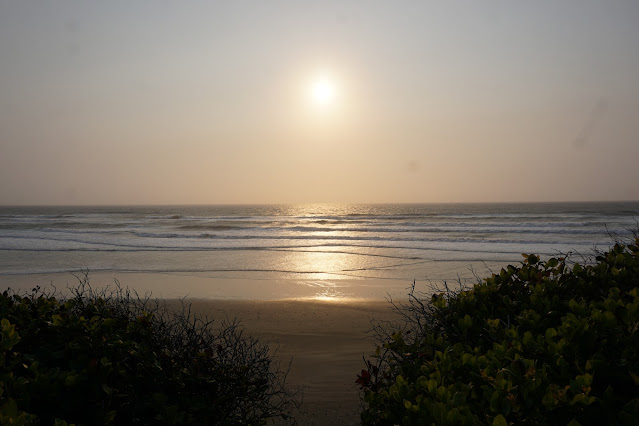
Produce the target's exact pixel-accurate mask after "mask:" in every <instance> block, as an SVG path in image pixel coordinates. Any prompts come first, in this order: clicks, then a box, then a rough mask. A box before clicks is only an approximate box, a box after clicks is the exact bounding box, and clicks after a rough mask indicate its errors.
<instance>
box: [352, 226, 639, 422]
mask: <svg viewBox="0 0 639 426" xmlns="http://www.w3.org/2000/svg"><path fill="white" fill-rule="evenodd" d="M524 258H525V260H524V262H523V263H522V264H521V265H520V266H508V267H507V268H505V269H502V270H501V272H499V274H493V275H492V276H491V277H489V278H486V279H485V280H482V281H480V282H478V283H477V284H475V285H474V286H473V287H472V288H470V289H466V288H462V287H460V288H458V289H457V290H451V289H449V288H448V287H446V288H445V289H444V291H438V292H436V293H435V294H434V295H432V297H431V298H430V300H428V301H426V300H425V295H423V294H416V293H415V292H414V291H413V292H412V293H411V294H410V295H409V296H410V297H409V302H408V303H407V304H403V305H396V309H398V311H399V312H400V313H402V315H403V316H404V318H405V320H406V321H405V324H403V325H402V326H401V327H400V326H394V327H390V326H389V325H383V324H382V325H379V326H378V328H377V332H378V336H379V337H380V340H381V345H380V347H379V348H378V349H377V352H376V355H375V356H374V357H373V358H372V361H373V362H371V361H368V364H367V369H365V370H363V371H362V373H361V374H360V375H359V378H358V380H357V382H358V383H359V384H360V386H361V387H362V389H363V390H364V400H365V403H366V409H365V410H364V411H363V413H362V420H363V423H364V424H367V425H382V424H391V425H392V424H404V425H422V424H442V425H446V424H451V425H452V424H468V425H471V424H492V425H499V426H502V425H507V424H521V425H540V424H542V425H543V424H571V425H578V424H583V425H601V424H608V425H614V424H639V331H638V329H639V238H635V240H634V241H632V242H630V243H628V244H622V243H617V244H616V245H615V246H614V247H613V248H612V249H611V250H610V251H608V252H605V253H599V255H598V256H597V257H596V259H593V261H592V262H589V263H586V264H578V263H570V262H569V260H568V259H567V258H566V257H558V258H551V259H548V260H547V261H545V262H543V261H541V260H540V259H539V257H537V256H535V255H524Z"/></svg>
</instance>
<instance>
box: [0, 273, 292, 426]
mask: <svg viewBox="0 0 639 426" xmlns="http://www.w3.org/2000/svg"><path fill="white" fill-rule="evenodd" d="M0 318H2V342H1V343H0V392H1V395H0V424H7V423H9V422H10V421H11V422H12V423H13V424H33V423H35V424H43V425H50V424H66V423H65V422H68V423H75V424H92V425H102V424H104V425H106V424H118V425H130V424H140V425H144V424H198V425H200V424H211V425H218V424H220V425H221V424H264V423H266V422H267V421H268V420H269V419H274V418H279V419H282V418H284V419H286V418H288V414H289V412H290V409H291V408H292V407H293V405H294V402H293V401H294V400H293V398H292V395H291V393H290V392H288V391H287V390H286V389H285V388H284V381H285V376H286V374H285V373H283V372H281V371H279V370H278V369H277V368H276V367H277V365H276V364H275V362H274V358H273V355H272V353H270V352H269V349H268V347H267V346H265V345H262V344H260V343H259V342H258V341H256V340H255V339H253V338H250V337H246V336H243V334H242V329H241V328H239V327H238V324H237V322H236V321H232V322H226V323H222V324H221V325H220V327H218V328H214V327H213V326H212V322H211V321H208V320H206V319H203V318H200V317H197V316H195V315H193V314H192V313H191V312H190V308H189V306H188V305H185V304H182V309H181V310H180V311H178V312H175V311H171V310H168V309H167V308H166V307H165V306H164V305H163V304H162V303H161V302H160V301H157V300H153V299H150V298H148V297H146V298H140V297H138V296H137V295H131V294H130V292H129V291H127V290H122V289H121V288H119V286H118V287H117V288H116V289H115V290H112V291H102V292H99V293H98V292H95V291H93V290H92V289H91V287H90V286H89V285H88V282H87V281H86V278H85V279H84V280H83V282H82V283H81V285H80V286H79V287H77V288H75V289H74V290H73V291H72V295H71V296H70V297H66V298H61V297H54V295H51V294H47V293H46V292H44V291H42V290H40V289H39V288H36V289H33V291H32V292H31V293H30V294H27V295H17V294H13V293H12V292H10V291H5V292H4V293H3V294H2V295H0Z"/></svg>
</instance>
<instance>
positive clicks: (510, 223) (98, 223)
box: [0, 202, 639, 297]
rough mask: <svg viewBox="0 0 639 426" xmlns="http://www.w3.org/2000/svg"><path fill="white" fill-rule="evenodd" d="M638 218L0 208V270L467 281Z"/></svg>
mask: <svg viewBox="0 0 639 426" xmlns="http://www.w3.org/2000/svg"><path fill="white" fill-rule="evenodd" d="M638 217H639V202H615V203H516V204H379V205H338V204H306V205H256V206H247V205H240V206H146V207H128V206H108V207H77V206H73V207H59V206H56V207H0V278H3V280H2V282H3V283H7V282H11V277H16V276H28V275H33V276H37V275H38V274H53V273H63V274H68V273H77V272H79V271H82V270H88V271H90V273H96V272H98V273H99V272H108V273H111V274H113V275H114V276H118V274H120V275H122V276H127V275H126V274H131V273H146V274H148V273H153V274H158V273H160V274H165V275H172V276H175V277H176V278H175V279H176V281H179V279H180V278H179V277H188V276H198V277H205V278H209V279H213V280H215V282H216V283H217V284H216V285H217V286H218V288H219V289H220V291H219V295H218V296H220V297H224V296H225V295H226V294H227V293H226V292H225V285H231V286H232V285H233V283H234V282H239V281H234V280H258V281H259V282H260V283H261V284H260V285H261V286H262V287H264V286H266V287H268V286H269V285H272V286H273V288H275V286H276V283H282V282H304V283H317V284H318V285H320V286H321V285H327V286H329V287H330V285H333V284H335V285H339V283H340V282H348V283H349V285H350V286H351V287H353V286H355V287H357V286H358V285H365V283H366V282H368V281H373V280H374V281H375V282H380V280H381V282H382V283H384V282H388V283H389V284H388V285H389V286H392V284H390V283H403V284H406V283H411V282H413V281H414V280H415V281H418V282H423V281H444V280H446V281H451V280H458V279H462V280H466V279H471V280H472V279H475V278H476V277H477V276H487V275H490V271H494V270H497V271H498V270H499V269H500V268H501V267H504V266H506V265H507V264H516V263H517V262H520V261H521V260H522V257H521V254H522V253H535V254H539V255H541V256H542V257H551V256H558V255H563V254H566V253H579V254H581V255H590V254H592V252H593V249H594V248H599V249H607V248H608V247H609V246H610V245H611V244H612V243H613V239H612V236H618V237H621V238H625V237H629V236H631V235H632V232H631V231H632V229H636V228H637V218H638ZM220 280H222V281H220ZM211 282H213V281H211ZM221 283H227V284H221ZM229 283H230V284H229ZM358 283H359V284H358ZM196 296H197V295H196ZM207 296H208V297H216V293H215V290H211V291H209V292H207Z"/></svg>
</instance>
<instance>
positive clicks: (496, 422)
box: [493, 414, 508, 426]
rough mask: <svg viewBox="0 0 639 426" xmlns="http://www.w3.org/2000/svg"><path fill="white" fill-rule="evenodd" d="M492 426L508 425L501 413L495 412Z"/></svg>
mask: <svg viewBox="0 0 639 426" xmlns="http://www.w3.org/2000/svg"><path fill="white" fill-rule="evenodd" d="M493 426H508V422H507V421H506V418H505V417H504V416H503V415H501V414H497V415H496V416H495V419H494V420H493Z"/></svg>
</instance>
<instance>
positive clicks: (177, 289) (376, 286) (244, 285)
mask: <svg viewBox="0 0 639 426" xmlns="http://www.w3.org/2000/svg"><path fill="white" fill-rule="evenodd" d="M74 275H75V276H74ZM83 278H84V273H83V272H82V271H78V272H73V273H71V272H54V273H33V274H10V275H1V274H0V289H7V288H9V287H10V288H12V289H13V290H17V291H30V290H31V289H32V288H34V287H35V286H40V287H41V288H45V287H55V288H56V290H57V291H59V292H62V293H63V292H64V291H65V290H66V289H67V288H69V287H75V286H77V285H78V284H80V282H81V280H82V279H83ZM88 279H89V283H90V284H91V287H92V288H94V289H103V288H115V287H116V286H117V285H118V284H119V285H120V286H121V288H123V289H127V288H128V289H130V290H132V291H136V292H137V293H138V294H140V295H147V294H148V295H150V296H151V297H154V298H158V299H179V298H183V297H188V298H194V299H206V300H236V301H286V300H322V301H339V302H358V301H371V302H375V301H378V302H379V301H382V302H383V301H386V300H388V297H389V296H390V297H392V298H393V299H401V298H403V297H404V296H406V295H407V293H408V291H409V289H410V286H411V284H412V281H404V280H395V279H380V278H350V279H323V278H320V279H256V278H243V277H239V276H236V277H218V276H211V275H210V274H209V273H203V272H188V273H173V272H126V271H109V272H104V271H97V272H91V271H89V272H88ZM419 284H423V285H424V286H425V285H426V283H424V282H421V283H419ZM423 290H425V287H424V289H423Z"/></svg>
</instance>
